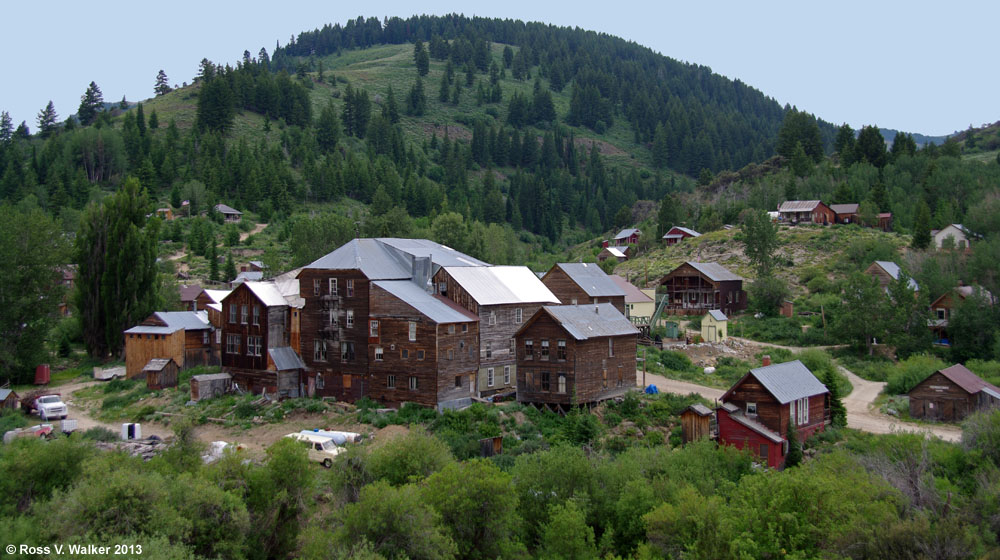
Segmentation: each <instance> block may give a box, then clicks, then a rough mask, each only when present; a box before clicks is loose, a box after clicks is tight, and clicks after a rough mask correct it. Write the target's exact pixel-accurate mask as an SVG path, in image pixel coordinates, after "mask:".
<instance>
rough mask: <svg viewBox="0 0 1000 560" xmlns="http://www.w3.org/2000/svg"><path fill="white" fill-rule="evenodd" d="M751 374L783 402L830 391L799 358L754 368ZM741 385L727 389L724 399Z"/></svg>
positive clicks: (737, 384) (786, 402)
mask: <svg viewBox="0 0 1000 560" xmlns="http://www.w3.org/2000/svg"><path fill="white" fill-rule="evenodd" d="M749 375H752V376H753V377H754V378H755V379H757V381H760V384H761V385H763V386H764V388H765V389H767V391H768V392H769V393H771V395H773V396H774V398H775V399H777V400H778V402H779V403H781V404H788V403H790V402H792V401H794V400H796V399H802V398H806V397H811V396H813V395H821V394H823V393H827V392H829V391H827V388H826V386H825V385H823V383H822V382H820V380H819V379H816V376H815V375H813V373H812V372H811V371H809V368H807V367H806V366H805V364H803V363H802V362H800V361H799V360H795V361H794V362H785V363H782V364H773V365H770V366H764V367H759V368H756V369H752V370H750V373H749ZM741 381H742V380H741ZM739 385H740V383H739V382H737V383H736V385H734V386H733V387H731V388H730V389H729V390H728V391H726V394H724V395H722V400H725V399H726V398H727V397H728V396H729V394H730V393H732V392H733V389H735V388H736V387H737V386H739Z"/></svg>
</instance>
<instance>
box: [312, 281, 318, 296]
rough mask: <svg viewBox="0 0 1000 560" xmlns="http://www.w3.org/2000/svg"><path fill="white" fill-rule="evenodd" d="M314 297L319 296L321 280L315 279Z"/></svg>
mask: <svg viewBox="0 0 1000 560" xmlns="http://www.w3.org/2000/svg"><path fill="white" fill-rule="evenodd" d="M313 295H314V296H318V295H319V278H313Z"/></svg>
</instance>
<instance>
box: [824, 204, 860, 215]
mask: <svg viewBox="0 0 1000 560" xmlns="http://www.w3.org/2000/svg"><path fill="white" fill-rule="evenodd" d="M859 206H860V205H859V204H857V203H852V204H831V205H830V210H833V212H834V213H835V214H857V213H858V207H859Z"/></svg>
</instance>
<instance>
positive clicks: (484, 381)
mask: <svg viewBox="0 0 1000 560" xmlns="http://www.w3.org/2000/svg"><path fill="white" fill-rule="evenodd" d="M434 286H435V287H436V289H437V292H438V294H439V295H441V296H443V297H446V298H448V299H450V300H452V301H454V302H455V303H457V304H458V305H460V306H462V307H463V308H464V309H467V310H468V311H470V312H471V313H473V314H475V315H477V316H478V317H479V327H478V328H479V368H478V372H477V375H476V389H475V391H474V394H475V395H476V396H479V397H484V396H490V395H494V394H497V393H509V392H512V391H516V389H517V357H516V354H515V352H514V334H515V333H516V332H517V330H518V329H520V328H521V325H523V324H524V322H525V321H527V320H528V319H529V318H531V317H532V316H533V315H534V314H535V312H537V311H538V309H539V308H541V307H542V306H543V305H552V304H556V305H558V304H559V303H560V302H559V300H558V299H557V298H556V296H555V295H554V294H553V293H552V292H551V291H550V290H549V289H548V288H547V287H546V286H545V284H543V283H542V281H541V280H539V279H538V277H537V276H535V274H534V273H533V272H531V270H530V269H528V268H527V267H525V266H485V267H470V266H459V267H451V266H449V267H443V268H441V270H439V271H438V272H437V274H435V275H434Z"/></svg>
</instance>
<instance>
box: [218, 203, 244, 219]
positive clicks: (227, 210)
mask: <svg viewBox="0 0 1000 560" xmlns="http://www.w3.org/2000/svg"><path fill="white" fill-rule="evenodd" d="M215 209H216V210H218V211H219V213H221V214H239V215H241V216H242V215H243V212H240V211H239V210H237V209H235V208H233V207H232V206H228V205H226V204H216V205H215Z"/></svg>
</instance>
